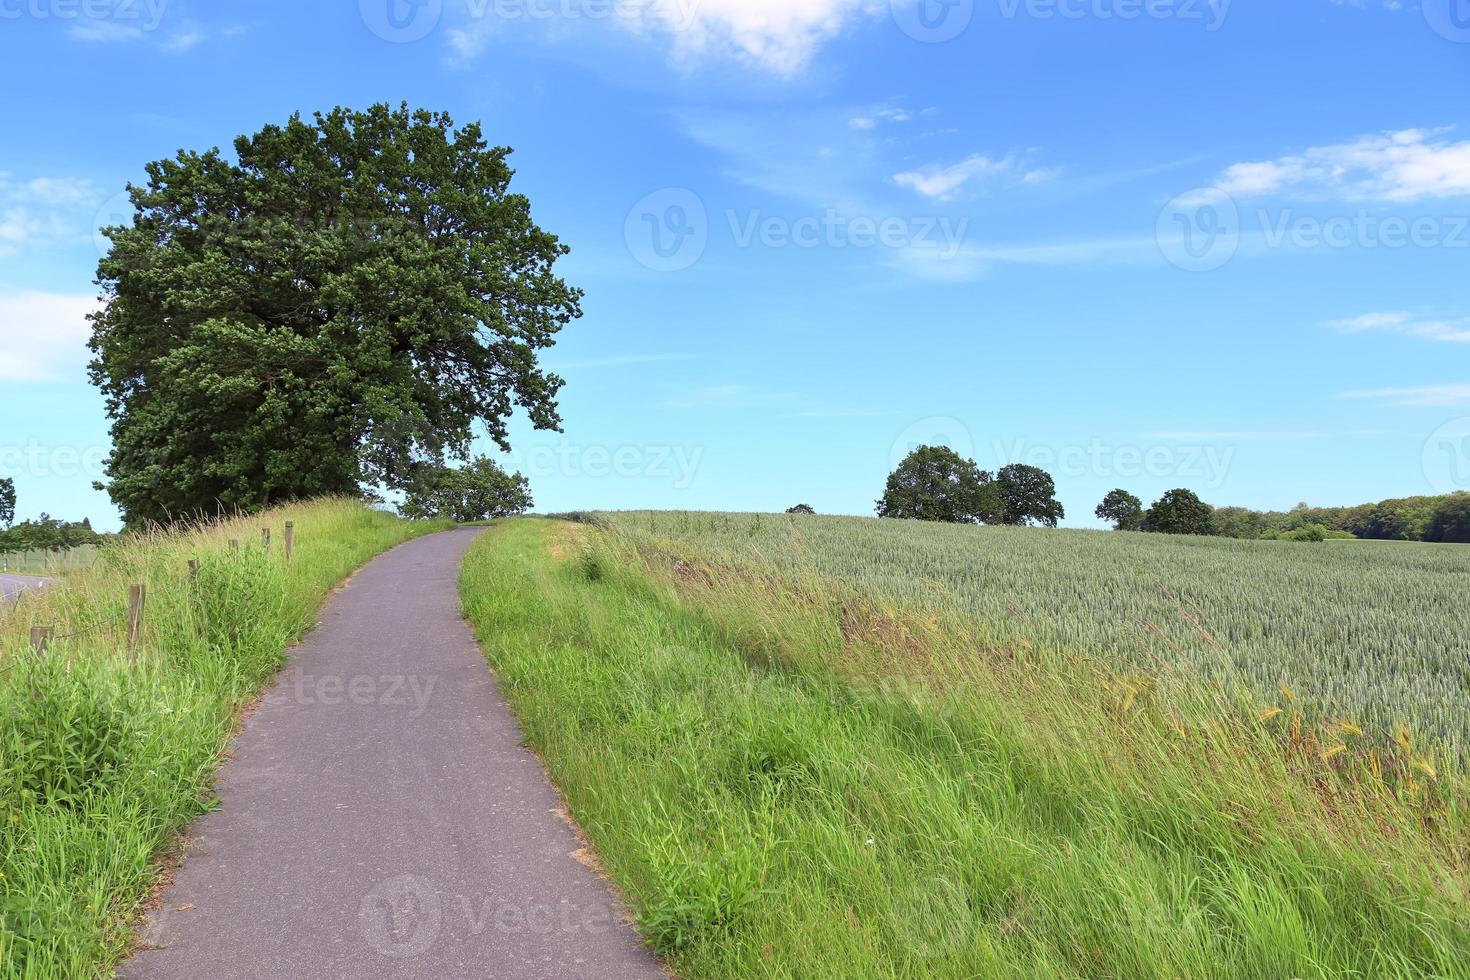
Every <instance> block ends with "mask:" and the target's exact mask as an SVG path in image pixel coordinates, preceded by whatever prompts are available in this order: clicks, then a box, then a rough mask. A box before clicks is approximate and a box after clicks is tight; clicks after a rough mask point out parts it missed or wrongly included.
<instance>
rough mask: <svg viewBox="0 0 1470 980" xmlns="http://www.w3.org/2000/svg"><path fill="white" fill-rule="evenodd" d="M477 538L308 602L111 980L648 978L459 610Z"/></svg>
mask: <svg viewBox="0 0 1470 980" xmlns="http://www.w3.org/2000/svg"><path fill="white" fill-rule="evenodd" d="M477 533H478V532H477V530H475V529H466V530H459V531H450V532H446V533H443V534H436V535H432V536H430V537H425V538H420V539H418V540H415V541H411V542H409V543H407V544H405V545H402V546H400V547H399V548H396V549H395V550H393V551H390V552H388V553H387V554H385V555H383V556H381V557H379V558H378V559H377V560H375V561H373V562H372V563H371V564H369V565H368V566H367V567H366V568H364V569H362V570H361V571H360V572H359V573H358V574H357V575H356V577H354V578H353V580H352V582H351V583H350V584H349V585H348V586H347V587H346V588H345V589H343V590H342V591H341V592H339V593H338V594H337V595H336V596H334V597H333V598H332V599H331V600H330V601H329V602H328V604H327V606H326V608H325V609H324V610H323V613H322V620H321V625H320V626H319V627H318V628H317V629H316V630H314V631H313V632H312V633H311V634H310V635H309V636H308V637H307V638H306V640H305V641H304V642H303V643H302V644H301V646H300V647H298V648H297V649H296V651H295V652H294V656H293V658H292V664H291V666H290V667H289V668H288V669H287V671H286V672H285V673H283V675H282V676H281V678H280V680H279V682H278V683H277V684H276V685H275V687H274V688H273V689H272V691H271V692H270V694H269V695H267V697H266V699H265V701H264V702H263V703H262V705H261V707H260V709H259V710H258V711H257V712H256V713H255V714H254V715H253V716H252V718H251V719H250V722H249V724H248V725H247V727H246V730H245V731H244V733H243V734H242V735H241V736H240V738H239V740H238V741H237V742H236V745H235V752H234V759H233V761H231V762H230V763H229V764H228V765H226V766H225V768H224V769H223V770H222V773H221V777H220V780H219V783H218V791H219V796H220V800H221V806H220V807H219V809H218V810H216V811H214V812H212V813H210V814H208V815H206V816H205V817H203V818H202V819H201V820H199V821H198V823H197V824H195V825H194V827H193V828H192V832H191V837H190V841H189V844H188V848H187V850H186V854H185V858H184V862H183V865H182V867H181V868H180V869H179V871H178V873H177V874H176V876H175V880H174V883H173V884H172V885H171V886H170V887H169V888H168V889H167V891H166V893H165V895H164V897H163V901H164V904H163V908H162V910H160V911H158V912H155V913H153V915H152V917H151V920H150V922H149V924H148V927H147V929H146V931H145V940H146V941H147V942H149V943H151V944H155V945H156V946H157V947H159V948H150V949H143V950H141V951H139V952H138V953H136V954H135V955H134V956H133V957H132V959H130V960H129V961H128V962H127V963H125V964H124V965H123V968H122V970H121V971H120V975H121V976H123V977H129V978H143V977H168V978H179V980H198V978H201V977H210V978H225V977H252V978H254V977H276V978H295V977H312V978H318V977H321V978H327V977H506V978H517V980H536V978H547V980H550V978H557V980H562V978H579V977H585V978H589V980H590V978H597V980H609V978H618V977H638V978H643V977H647V978H661V977H665V973H664V972H663V970H662V969H661V968H660V967H659V965H658V963H657V962H656V961H655V960H654V958H653V957H652V956H651V954H649V953H647V952H646V951H645V950H644V948H643V947H642V945H641V944H640V942H639V940H638V937H637V936H636V935H635V934H634V932H633V930H632V929H631V928H630V927H628V926H627V925H626V923H625V919H624V915H623V910H622V908H621V906H619V904H618V903H617V902H616V901H615V900H614V899H613V897H612V895H611V894H610V893H609V891H608V889H607V887H606V886H605V885H604V884H603V883H602V881H601V879H599V878H598V877H597V876H596V875H595V874H593V873H592V872H591V871H590V870H588V869H587V868H586V867H585V866H584V865H582V864H580V863H578V861H577V860H575V859H574V858H573V857H572V854H573V852H575V851H577V850H578V848H579V846H580V845H579V844H578V842H577V839H576V837H575V835H574V834H573V833H572V831H571V830H570V829H569V828H568V827H567V825H566V824H565V823H564V822H563V821H562V820H561V819H560V818H559V817H558V816H557V814H556V811H557V809H558V807H559V806H560V805H561V801H560V799H559V797H558V796H557V794H556V792H555V790H554V789H552V787H551V786H550V785H549V784H548V783H547V781H546V777H545V774H544V772H543V770H542V768H541V766H540V764H539V763H538V762H537V760H536V759H535V757H534V756H532V755H531V753H529V752H528V751H527V750H526V749H524V748H522V747H521V744H520V742H521V732H520V729H519V727H518V726H517V724H516V722H515V719H514V718H513V717H512V715H511V713H510V711H509V709H508V708H507V707H506V706H505V703H504V702H503V701H502V699H501V697H500V694H499V692H498V690H497V689H496V686H495V682H494V680H493V679H492V676H491V674H490V671H489V668H488V666H487V664H486V662H485V658H484V656H483V655H482V654H481V652H480V650H479V648H478V646H477V645H476V644H475V641H474V639H473V637H472V636H471V634H470V632H469V628H468V627H467V626H466V625H465V624H464V622H463V621H462V620H461V619H460V616H459V597H458V594H457V591H456V582H457V578H458V572H459V565H460V559H461V557H462V556H463V554H464V551H465V549H466V548H468V547H469V544H470V542H471V541H472V540H474V537H475V535H476V534H477Z"/></svg>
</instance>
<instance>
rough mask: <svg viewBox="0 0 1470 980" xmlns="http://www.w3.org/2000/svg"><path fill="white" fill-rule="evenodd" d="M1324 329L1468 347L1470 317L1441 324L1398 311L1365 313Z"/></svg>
mask: <svg viewBox="0 0 1470 980" xmlns="http://www.w3.org/2000/svg"><path fill="white" fill-rule="evenodd" d="M1324 326H1328V327H1331V328H1333V329H1334V330H1341V331H1343V332H1344V333H1367V332H1370V331H1379V332H1387V333H1397V334H1404V335H1405V336H1409V337H1421V338H1423V339H1425V340H1440V341H1447V342H1449V343H1461V344H1465V343H1470V317H1461V318H1459V319H1451V320H1441V319H1432V318H1424V317H1418V316H1415V315H1414V314H1412V313H1405V312H1401V311H1395V312H1389V313H1364V314H1363V315H1362V316H1355V317H1351V318H1349V319H1346V320H1328V321H1327V322H1326V323H1325V324H1324Z"/></svg>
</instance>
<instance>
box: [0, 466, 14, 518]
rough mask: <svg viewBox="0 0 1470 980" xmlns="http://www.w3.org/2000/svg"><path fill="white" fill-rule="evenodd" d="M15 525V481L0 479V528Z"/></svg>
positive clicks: (8, 478)
mask: <svg viewBox="0 0 1470 980" xmlns="http://www.w3.org/2000/svg"><path fill="white" fill-rule="evenodd" d="M14 523H15V481H14V480H13V479H11V478H10V477H8V476H7V477H0V527H4V528H8V527H10V525H11V524H14Z"/></svg>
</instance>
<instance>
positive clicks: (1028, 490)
mask: <svg viewBox="0 0 1470 980" xmlns="http://www.w3.org/2000/svg"><path fill="white" fill-rule="evenodd" d="M995 489H996V494H997V496H998V497H999V498H1000V506H1001V510H1000V515H999V520H998V521H997V523H1000V524H1016V525H1022V524H1030V523H1032V522H1033V521H1034V522H1035V523H1037V524H1040V525H1042V526H1043V527H1056V526H1057V522H1058V521H1060V520H1061V519H1062V518H1064V517H1066V516H1067V512H1066V511H1065V510H1063V509H1062V505H1061V502H1060V501H1058V500H1057V496H1056V494H1057V485H1056V483H1055V482H1053V480H1052V478H1051V474H1050V473H1048V472H1047V471H1046V470H1043V469H1041V468H1039V467H1036V466H1026V465H1024V464H1021V463H1012V464H1011V465H1009V466H1003V467H1001V470H1000V472H999V473H997V474H996V477H995Z"/></svg>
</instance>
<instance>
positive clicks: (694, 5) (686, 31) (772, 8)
mask: <svg viewBox="0 0 1470 980" xmlns="http://www.w3.org/2000/svg"><path fill="white" fill-rule="evenodd" d="M639 6H641V7H642V8H643V10H642V16H641V18H640V22H641V24H642V25H648V26H652V27H653V28H654V29H656V30H663V31H666V32H668V33H669V34H670V35H671V36H672V38H673V40H674V54H675V56H676V58H677V59H678V60H681V61H693V60H697V59H699V58H701V57H704V56H706V55H711V54H713V55H719V56H732V55H733V56H734V57H736V58H739V59H740V60H743V61H747V62H750V63H752V64H755V65H758V66H760V67H762V68H764V69H767V70H769V71H773V72H775V73H776V74H779V75H794V74H796V73H797V72H799V71H800V70H801V69H802V68H804V67H805V66H806V64H807V62H808V61H810V60H811V58H812V55H814V54H815V53H816V50H817V49H818V48H819V47H820V46H821V45H822V44H823V43H825V42H826V41H828V40H831V39H832V38H834V37H836V36H837V35H838V34H840V33H842V31H843V30H844V29H846V27H847V26H848V24H849V23H850V22H851V21H853V20H854V19H856V18H858V17H860V16H863V15H866V14H872V13H876V12H878V11H880V10H886V9H887V4H879V3H877V2H876V0H648V2H647V3H645V4H640V5H639Z"/></svg>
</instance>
